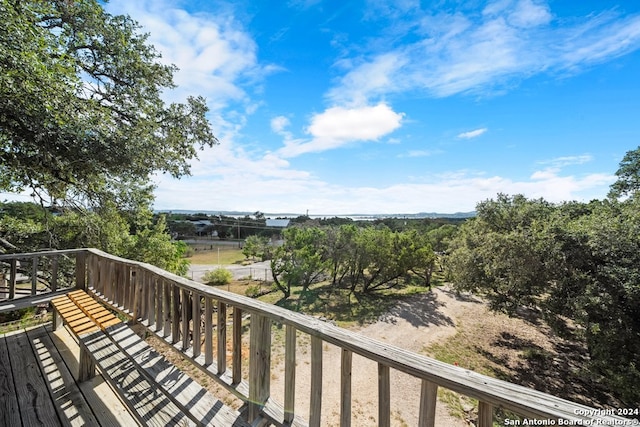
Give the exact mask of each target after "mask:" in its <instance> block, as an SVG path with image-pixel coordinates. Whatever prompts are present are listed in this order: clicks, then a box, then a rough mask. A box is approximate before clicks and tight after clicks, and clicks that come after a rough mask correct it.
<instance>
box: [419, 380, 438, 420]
mask: <svg viewBox="0 0 640 427" xmlns="http://www.w3.org/2000/svg"><path fill="white" fill-rule="evenodd" d="M437 397H438V384H435V383H432V382H431V381H427V380H422V387H421V390H420V417H419V421H418V425H420V426H424V427H433V426H434V424H435V422H436V402H437Z"/></svg>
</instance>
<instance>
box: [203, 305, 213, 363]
mask: <svg viewBox="0 0 640 427" xmlns="http://www.w3.org/2000/svg"><path fill="white" fill-rule="evenodd" d="M204 363H205V365H207V366H209V365H211V364H212V363H213V300H212V299H211V297H205V298H204Z"/></svg>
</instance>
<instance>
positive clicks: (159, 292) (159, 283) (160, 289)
mask: <svg viewBox="0 0 640 427" xmlns="http://www.w3.org/2000/svg"><path fill="white" fill-rule="evenodd" d="M163 282H164V281H163V280H162V276H159V277H158V278H157V279H156V284H155V286H156V302H155V304H156V315H155V316H156V329H155V331H156V332H159V331H161V330H162V328H163V327H164V318H163V317H162V309H163V302H162V300H163V297H164V286H163Z"/></svg>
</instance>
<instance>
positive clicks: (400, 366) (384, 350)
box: [0, 249, 624, 425]
mask: <svg viewBox="0 0 640 427" xmlns="http://www.w3.org/2000/svg"><path fill="white" fill-rule="evenodd" d="M54 252H55V251H46V252H36V253H34V254H13V257H21V258H22V257H25V256H31V255H35V256H37V255H42V254H52V253H54ZM60 252H64V253H73V252H85V253H91V254H93V255H96V256H99V257H102V258H105V259H109V260H111V261H114V262H117V263H121V264H125V265H129V266H132V267H138V268H143V269H145V270H147V271H150V272H153V273H154V274H156V275H158V276H159V277H162V278H163V279H165V280H168V281H171V282H172V283H174V284H175V285H177V286H178V287H181V288H184V289H188V290H191V291H193V292H196V293H198V294H199V295H201V296H205V297H211V298H213V299H216V300H218V301H221V302H223V303H226V304H229V305H232V306H235V307H238V308H240V309H242V310H243V311H248V312H251V313H256V314H260V315H262V316H266V317H268V318H270V319H271V320H273V321H276V322H279V323H283V324H289V325H292V326H294V327H295V328H296V329H298V330H300V331H302V332H304V333H307V334H309V335H312V336H316V337H318V338H321V339H322V340H323V341H326V342H328V343H331V344H334V345H336V346H338V347H341V348H343V349H346V350H350V351H352V352H354V353H356V354H359V355H362V356H364V357H366V358H368V359H370V360H373V361H375V362H378V363H381V364H383V365H387V366H390V367H392V368H394V369H397V370H399V371H401V372H405V373H407V374H409V375H412V376H414V377H417V378H420V379H424V380H428V381H431V382H433V383H436V384H438V385H440V386H442V387H445V388H447V389H450V390H453V391H456V392H459V393H462V394H464V395H467V396H470V397H473V398H476V399H478V400H480V401H482V402H486V403H490V404H492V405H495V406H498V407H504V408H507V409H510V410H513V411H515V412H517V413H519V414H521V415H523V416H527V417H537V418H564V419H585V420H586V419H589V420H591V419H598V420H602V422H603V423H605V424H603V425H614V424H615V420H624V418H619V417H615V416H609V415H606V414H602V415H601V412H598V411H597V410H596V411H594V410H593V408H590V407H587V406H584V405H580V404H577V403H574V402H570V401H568V400H564V399H561V398H558V397H555V396H551V395H548V394H545V393H542V392H539V391H536V390H533V389H530V388H527V387H523V386H519V385H516V384H513V383H509V382H506V381H502V380H498V379H495V378H491V377H487V376H484V375H481V374H478V373H476V372H473V371H469V370H466V369H464V368H461V367H457V366H453V365H449V364H447V363H443V362H439V361H437V360H434V359H431V358H428V357H426V356H422V355H419V354H416V353H412V352H410V351H407V350H403V349H401V348H398V347H395V346H392V345H390V344H386V343H382V342H379V341H376V340H374V339H371V338H368V337H365V336H362V335H359V334H357V333H354V332H351V331H348V330H346V329H342V328H339V327H337V326H334V325H332V324H329V323H326V322H323V321H321V320H319V319H316V318H314V317H311V316H308V315H304V314H301V313H296V312H292V311H290V310H287V309H285V308H282V307H278V306H275V305H271V304H266V303H263V302H261V301H258V300H254V299H251V298H248V297H245V296H243V295H237V294H233V293H230V292H226V291H223V290H220V289H216V288H212V287H210V286H207V285H203V284H201V283H197V282H194V281H192V280H189V279H186V278H184V277H180V276H177V275H175V274H172V273H169V272H167V271H165V270H162V269H160V268H158V267H155V266H152V265H150V264H146V263H142V262H138V261H132V260H128V259H124V258H120V257H117V256H114V255H110V254H108V253H105V252H103V251H100V250H97V249H75V250H69V251H60ZM60 252H57V253H60ZM18 255H19V256H18ZM6 258H11V255H3V256H0V259H6ZM612 423H613V424H612Z"/></svg>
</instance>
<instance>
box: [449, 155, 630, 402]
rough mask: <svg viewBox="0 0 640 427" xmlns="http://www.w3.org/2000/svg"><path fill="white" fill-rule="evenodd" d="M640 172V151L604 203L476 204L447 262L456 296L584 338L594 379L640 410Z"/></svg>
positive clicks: (501, 198)
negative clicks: (475, 297) (532, 316)
mask: <svg viewBox="0 0 640 427" xmlns="http://www.w3.org/2000/svg"><path fill="white" fill-rule="evenodd" d="M639 166H640V148H639V149H637V150H635V151H631V152H630V153H628V154H627V156H625V159H624V160H623V163H622V164H621V168H620V170H619V171H618V173H617V175H618V177H619V178H618V181H617V182H616V183H615V184H614V185H612V187H611V193H610V197H609V199H606V200H594V201H591V202H589V203H578V202H565V203H561V204H552V203H549V202H547V201H545V200H543V199H527V198H525V197H524V196H521V195H516V196H507V195H502V194H501V195H498V197H497V199H495V200H487V201H484V202H482V203H479V204H478V206H477V217H476V218H475V219H473V220H470V221H468V222H466V223H465V224H463V225H462V226H461V227H460V230H459V233H458V234H457V236H456V237H455V238H454V239H453V241H452V243H451V255H450V257H449V267H450V272H451V275H452V279H453V281H454V283H455V286H456V287H457V288H458V289H460V290H469V291H474V292H478V293H481V294H483V295H484V296H486V298H487V299H488V301H489V302H490V304H491V307H492V308H493V309H494V310H499V311H503V312H505V313H508V314H510V315H516V316H517V315H520V314H522V313H523V312H525V311H527V310H529V311H534V312H536V313H538V314H539V315H541V316H542V317H544V318H545V319H546V320H547V321H548V323H549V324H550V325H551V326H552V327H553V328H554V329H555V330H556V331H557V332H558V333H560V334H569V333H572V334H575V335H577V336H578V337H580V338H582V339H583V340H584V341H585V342H586V345H587V348H588V351H589V366H587V367H585V368H586V369H588V372H589V375H593V376H594V377H595V379H596V380H598V381H602V382H604V383H606V384H607V385H608V386H609V388H610V389H611V390H612V391H613V393H614V394H615V395H617V396H619V398H621V399H623V400H624V401H626V402H627V403H629V404H633V403H637V402H638V401H640V388H639V387H638V384H640V192H639V190H640V179H639V176H638V171H640V167H639ZM621 195H624V196H625V197H626V199H624V200H618V199H617V197H619V196H621Z"/></svg>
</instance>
